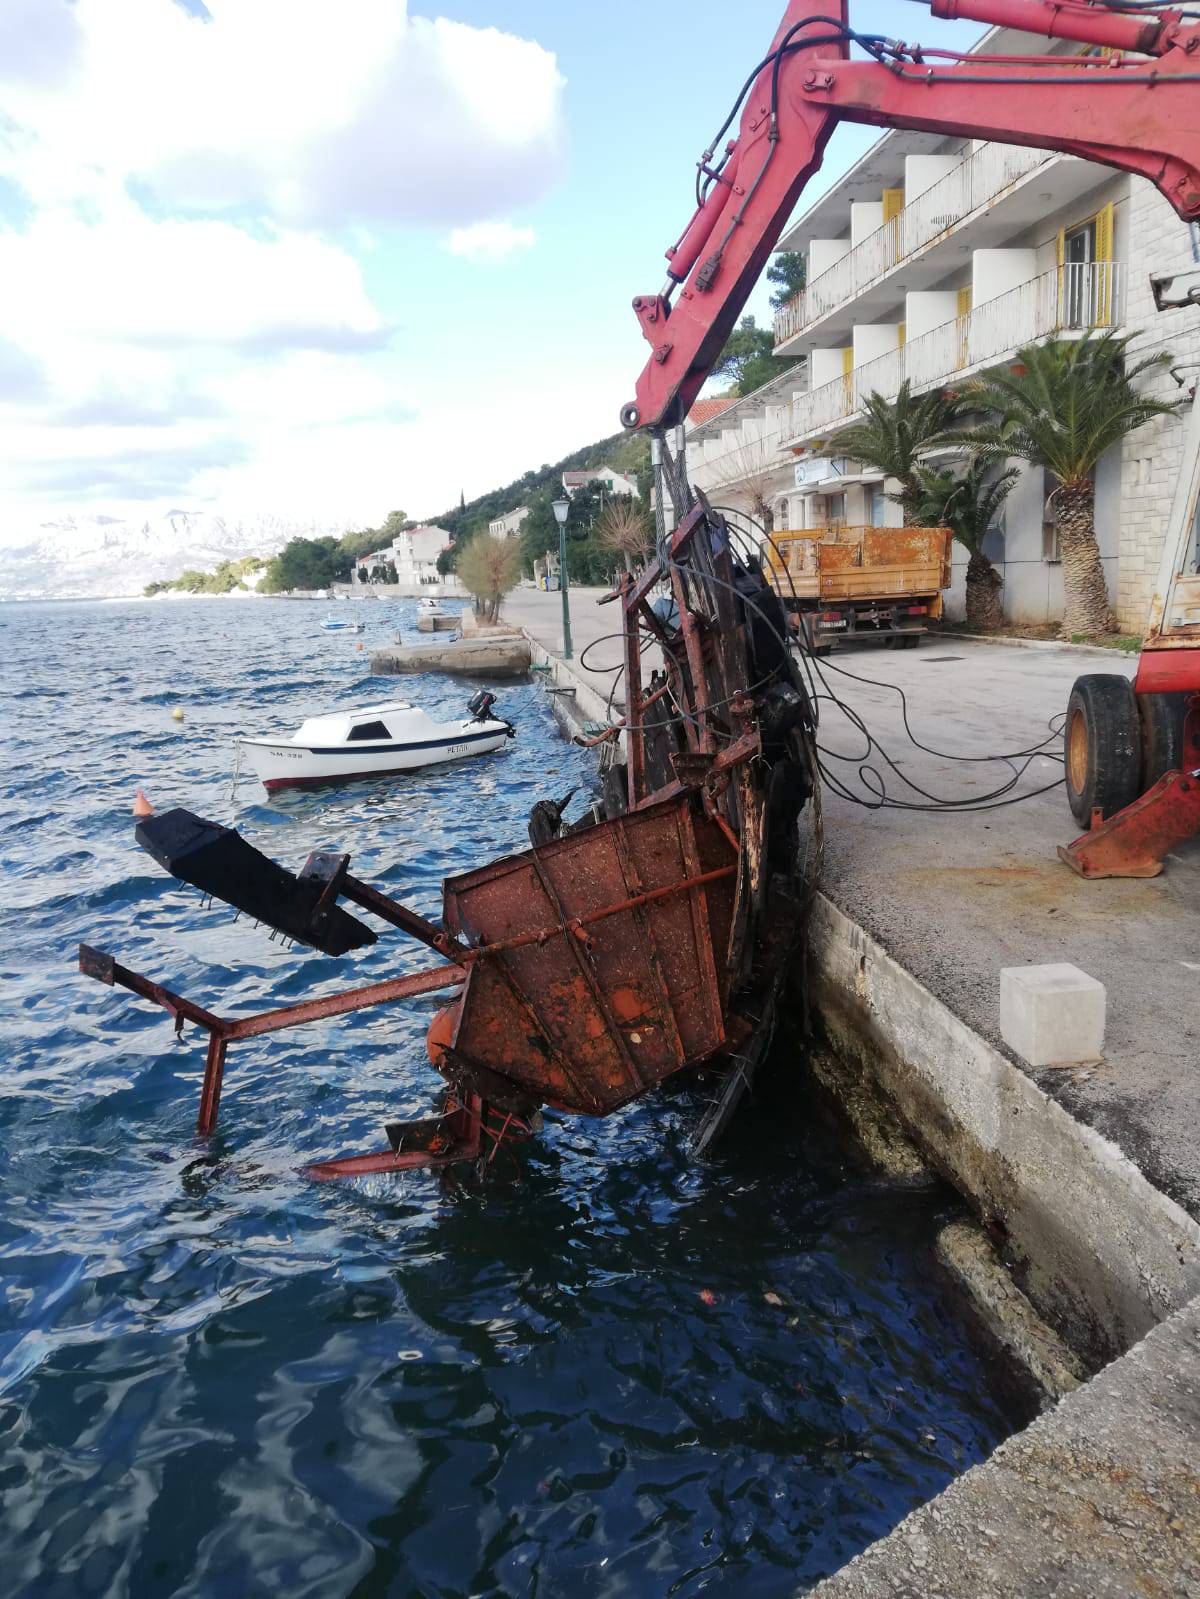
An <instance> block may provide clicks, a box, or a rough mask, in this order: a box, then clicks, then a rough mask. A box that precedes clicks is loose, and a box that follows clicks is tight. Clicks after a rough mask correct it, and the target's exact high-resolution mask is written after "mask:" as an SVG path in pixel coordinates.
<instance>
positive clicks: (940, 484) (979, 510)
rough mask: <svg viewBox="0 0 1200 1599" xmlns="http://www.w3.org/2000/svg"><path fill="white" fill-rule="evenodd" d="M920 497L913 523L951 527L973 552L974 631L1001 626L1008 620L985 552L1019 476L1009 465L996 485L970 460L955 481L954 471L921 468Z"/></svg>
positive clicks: (970, 609)
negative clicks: (997, 519)
mask: <svg viewBox="0 0 1200 1599" xmlns="http://www.w3.org/2000/svg"><path fill="white" fill-rule="evenodd" d="M916 471H917V494H916V497H915V499H913V500H912V501H911V510H912V512H913V520H914V521H915V522H917V523H922V524H924V525H925V526H927V527H948V528H949V529H950V531H951V532H952V533H953V534H954V537H955V538H956V539H957V540H958V542H959V543H960V544H961V545H962V546H963V548H964V549H965V550H966V551H967V552H968V554H969V556H970V559H969V560H968V561H967V622H968V625H969V626H971V627H975V628H985V629H986V628H995V627H999V626H1000V624H1001V622H1002V621H1003V620H1004V613H1003V611H1002V610H1001V606H1000V585H1001V583H1002V582H1003V579H1002V578H1001V576H1000V574H999V572H997V570H996V568H995V567H994V566H993V565H992V563H991V561H989V560H988V558H987V556H986V555H985V554H984V553H983V541H984V539H985V538H986V537H987V535H988V532H989V531H990V529H991V526H992V523H993V522H994V521H995V519H996V513H997V511H999V509H1000V507H1001V506H1002V505H1003V504H1004V502H1005V500H1006V499H1007V498H1008V496H1009V493H1010V492H1011V490H1012V486H1013V484H1014V483H1015V482H1016V480H1017V478H1018V477H1019V476H1020V474H1019V473H1018V471H1017V469H1016V467H1015V466H1010V467H1009V468H1008V470H1007V471H1006V472H1003V473H1001V475H1000V476H999V477H997V478H994V479H993V480H992V482H990V483H988V482H986V481H985V477H986V474H987V472H988V471H989V468H988V466H987V465H986V464H985V463H984V462H983V461H980V460H978V459H975V460H973V461H970V462H969V463H968V465H967V469H966V472H965V473H964V474H963V476H962V477H961V478H960V477H956V476H955V475H954V473H953V472H952V471H951V470H950V468H949V467H942V468H941V469H940V470H938V471H931V470H930V469H929V468H928V467H924V466H918V467H917V469H916Z"/></svg>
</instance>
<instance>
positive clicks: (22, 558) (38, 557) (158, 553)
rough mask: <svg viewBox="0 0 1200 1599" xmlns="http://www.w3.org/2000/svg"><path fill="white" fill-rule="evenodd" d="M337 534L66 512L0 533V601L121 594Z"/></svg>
mask: <svg viewBox="0 0 1200 1599" xmlns="http://www.w3.org/2000/svg"><path fill="white" fill-rule="evenodd" d="M344 531H345V530H344V529H343V528H336V529H335V528H329V527H317V526H315V525H308V526H303V527H302V526H298V525H297V524H295V523H293V522H287V521H284V520H283V519H282V518H280V517H261V516H260V517H253V518H248V519H245V520H242V519H239V518H237V517H233V516H220V515H217V514H214V513H211V512H207V511H168V512H167V514H166V515H165V516H156V517H151V518H149V519H133V518H131V519H130V520H128V521H120V520H118V519H116V518H114V517H108V516H92V517H87V516H70V517H65V518H63V519H62V520H60V521H54V522H42V523H40V524H39V525H37V526H35V527H31V528H30V529H29V531H28V533H23V532H20V531H14V530H12V529H5V530H3V533H0V537H3V540H4V542H3V543H0V599H3V600H67V599H92V600H99V599H121V598H126V597H129V596H133V595H140V594H141V593H142V591H143V589H144V588H145V587H146V584H147V583H154V582H161V581H163V580H164V579H173V578H177V577H178V576H179V574H180V573H181V572H184V571H187V570H188V569H195V570H197V571H202V572H205V571H211V570H212V569H213V568H214V567H215V566H216V565H217V564H218V563H219V562H221V561H231V560H232V561H236V560H240V558H241V557H242V556H243V555H257V556H260V557H265V556H270V555H274V554H275V553H276V551H278V550H281V549H282V548H283V546H284V545H285V544H286V543H287V541H288V540H289V539H291V538H296V537H302V538H317V537H320V536H321V535H322V534H325V533H334V534H337V535H340V534H341V533H342V532H344Z"/></svg>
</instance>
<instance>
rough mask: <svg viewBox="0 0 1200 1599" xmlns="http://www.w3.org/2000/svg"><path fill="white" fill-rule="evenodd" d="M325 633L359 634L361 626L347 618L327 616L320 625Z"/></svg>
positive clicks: (359, 623) (351, 618)
mask: <svg viewBox="0 0 1200 1599" xmlns="http://www.w3.org/2000/svg"><path fill="white" fill-rule="evenodd" d="M321 626H322V627H323V628H324V629H325V631H326V632H327V633H361V632H362V630H363V624H362V623H361V622H356V621H355V620H354V619H353V617H349V616H332V615H330V616H327V617H326V618H325V620H324V621H323V622H322V623H321Z"/></svg>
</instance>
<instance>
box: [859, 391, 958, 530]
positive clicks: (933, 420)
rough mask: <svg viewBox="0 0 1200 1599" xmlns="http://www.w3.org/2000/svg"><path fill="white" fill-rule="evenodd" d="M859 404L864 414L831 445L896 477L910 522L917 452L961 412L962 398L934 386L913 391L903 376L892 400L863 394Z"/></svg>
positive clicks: (938, 437)
mask: <svg viewBox="0 0 1200 1599" xmlns="http://www.w3.org/2000/svg"><path fill="white" fill-rule="evenodd" d="M863 407H864V409H865V411H866V413H867V416H866V420H865V421H863V422H857V423H855V424H854V425H853V426H852V427H849V428H847V429H846V431H845V432H844V433H839V434H838V437H837V447H838V449H839V451H841V452H842V453H843V454H845V455H849V456H852V457H853V459H854V460H856V461H862V462H863V463H864V464H865V465H867V466H873V467H875V469H876V470H877V471H879V472H883V473H885V474H886V476H888V477H894V478H898V479H899V481H900V495H899V499H900V503H901V504H902V505H903V506H904V522H905V525H906V526H912V525H913V524H914V522H915V504H916V497H917V495H918V493H919V487H918V483H917V475H916V474H917V463H918V459H919V457H920V453H921V451H922V450H924V449H928V447H929V446H930V445H931V444H937V443H940V442H942V441H943V439H944V436H945V434H946V433H947V432H948V431H949V430H950V428H951V427H952V426H953V424H954V423H955V422H956V421H957V420H958V417H959V415H960V414H961V412H962V401H961V399H960V398H959V397H958V396H957V395H955V394H949V393H941V392H938V391H936V390H935V391H933V392H931V393H929V394H918V395H916V396H914V395H913V392H912V385H911V383H910V382H909V380H908V379H907V378H905V380H904V382H903V383H902V384H901V385H900V388H899V390H898V391H897V394H896V398H895V399H894V400H888V399H885V398H884V396H883V395H882V394H878V393H876V394H869V395H867V397H866V399H865V400H864V401H863Z"/></svg>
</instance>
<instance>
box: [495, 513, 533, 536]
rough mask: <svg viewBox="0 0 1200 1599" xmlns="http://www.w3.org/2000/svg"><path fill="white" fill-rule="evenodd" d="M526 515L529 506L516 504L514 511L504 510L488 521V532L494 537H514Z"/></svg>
mask: <svg viewBox="0 0 1200 1599" xmlns="http://www.w3.org/2000/svg"><path fill="white" fill-rule="evenodd" d="M528 515H529V507H528V506H527V505H518V506H517V508H516V510H515V511H506V512H505V513H504V515H503V516H497V517H495V518H494V519H493V520H492V521H490V522H489V523H488V532H489V533H490V534H491V535H492V537H493V538H494V539H515V538H516V536H517V534H518V533H520V531H521V524H522V522H524V520H525V518H526V517H527V516H528Z"/></svg>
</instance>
